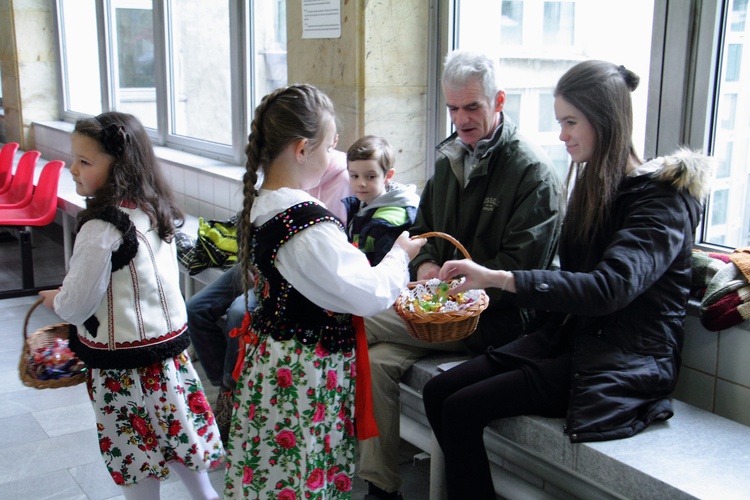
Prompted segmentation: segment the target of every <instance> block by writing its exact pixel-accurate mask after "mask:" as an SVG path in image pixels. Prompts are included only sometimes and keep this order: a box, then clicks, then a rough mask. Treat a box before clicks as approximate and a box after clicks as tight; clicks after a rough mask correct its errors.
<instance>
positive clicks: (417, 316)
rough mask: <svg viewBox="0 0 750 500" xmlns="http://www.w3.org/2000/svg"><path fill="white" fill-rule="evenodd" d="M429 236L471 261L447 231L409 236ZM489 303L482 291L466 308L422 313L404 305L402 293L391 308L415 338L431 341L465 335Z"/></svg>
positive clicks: (470, 330) (470, 331) (410, 285)
mask: <svg viewBox="0 0 750 500" xmlns="http://www.w3.org/2000/svg"><path fill="white" fill-rule="evenodd" d="M431 237H438V238H443V239H446V240H448V241H450V242H451V243H453V244H454V245H455V246H456V247H457V248H458V249H459V250H460V251H461V253H462V254H463V255H464V257H466V258H467V259H469V260H471V257H470V256H469V252H467V251H466V248H464V246H463V245H462V244H461V242H459V241H458V240H457V239H455V238H454V237H453V236H450V235H448V234H445V233H439V232H429V233H424V234H421V235H419V236H413V237H412V239H415V238H431ZM417 284H418V283H409V285H408V286H409V289H413V288H414V287H415V286H417ZM489 302H490V299H489V297H488V296H487V294H486V293H485V292H484V291H482V293H481V296H480V299H479V300H478V301H476V302H474V303H473V304H471V305H470V306H469V307H467V308H465V309H461V310H459V311H450V312H430V313H425V312H417V311H412V310H410V309H409V308H408V307H406V304H405V301H404V296H403V295H401V296H400V297H399V298H398V299H396V302H395V304H393V308H394V309H395V310H396V314H398V315H399V316H400V317H401V319H402V320H403V321H404V323H405V324H406V330H407V331H408V332H409V335H411V336H412V337H414V338H415V339H417V340H421V341H423V342H430V343H436V342H453V341H456V340H461V339H464V338H466V337H468V336H469V335H471V334H472V333H473V332H474V330H476V328H477V323H478V322H479V315H480V314H481V313H482V311H484V310H485V309H487V306H488V305H489Z"/></svg>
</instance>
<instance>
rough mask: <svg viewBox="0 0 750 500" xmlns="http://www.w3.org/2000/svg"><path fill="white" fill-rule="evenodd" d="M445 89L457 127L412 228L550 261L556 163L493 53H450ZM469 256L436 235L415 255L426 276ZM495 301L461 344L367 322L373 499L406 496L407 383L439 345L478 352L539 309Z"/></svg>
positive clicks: (527, 259)
mask: <svg viewBox="0 0 750 500" xmlns="http://www.w3.org/2000/svg"><path fill="white" fill-rule="evenodd" d="M442 86H443V94H444V96H445V101H446V104H447V106H448V111H449V113H450V117H451V121H452V122H453V125H454V126H455V129H456V131H455V133H453V134H452V135H451V136H450V137H448V138H447V139H446V140H445V141H443V142H442V143H441V144H440V145H439V146H438V148H437V150H438V157H437V160H436V163H435V173H434V175H433V177H432V178H431V179H430V180H428V181H427V184H426V186H425V188H424V191H423V193H422V197H421V202H420V204H419V210H418V212H417V219H416V221H415V223H414V226H412V228H411V230H410V232H411V234H412V235H418V234H422V233H426V232H429V231H440V232H443V233H447V234H450V235H451V236H453V237H455V238H456V239H458V240H459V241H460V242H461V244H462V245H464V246H465V247H466V249H467V250H468V252H469V254H470V255H471V257H472V259H473V260H474V261H476V262H478V263H480V264H482V265H484V266H486V267H489V268H492V269H507V270H514V269H543V268H548V267H549V266H550V265H551V264H552V261H553V259H554V256H555V253H556V251H557V243H558V237H559V234H560V224H561V221H562V213H561V212H562V203H563V198H562V195H561V188H560V181H559V179H558V178H557V176H556V175H555V173H554V170H553V168H552V164H551V161H550V160H549V158H548V157H547V155H546V154H545V153H544V151H542V149H541V148H539V147H538V146H536V145H533V144H532V143H530V142H529V141H528V140H527V139H526V138H524V137H523V136H522V135H521V134H520V132H519V131H518V129H517V127H516V125H515V124H513V123H512V122H511V121H510V120H509V119H508V117H507V116H506V115H505V114H504V113H503V106H504V104H505V92H504V91H502V90H499V89H498V86H497V83H496V80H495V71H494V65H493V63H492V60H490V59H489V58H487V57H486V56H484V55H481V54H476V53H471V52H465V51H454V52H452V53H450V54H449V55H448V56H447V57H446V60H445V65H444V71H443V78H442ZM453 258H461V254H460V253H458V252H457V249H456V248H455V246H454V245H453V244H452V243H450V242H448V241H446V240H443V239H429V240H428V242H427V244H426V245H425V246H424V247H423V248H422V251H421V252H420V254H419V255H418V256H417V257H416V258H415V259H414V260H412V266H413V271H414V272H415V274H416V278H417V279H419V280H423V279H429V278H433V277H436V276H437V273H438V271H439V269H440V266H441V265H442V264H443V262H445V261H447V260H450V259H453ZM488 293H489V294H490V305H489V307H488V308H487V309H486V310H485V311H484V312H483V313H482V316H481V318H480V321H479V326H478V328H477V330H476V331H475V332H474V333H473V334H472V335H471V336H469V337H468V338H467V339H466V340H464V341H462V342H452V343H446V344H429V343H425V342H421V341H419V340H416V339H414V338H412V337H410V336H409V334H408V333H407V332H406V328H405V326H404V324H403V322H402V321H401V320H400V318H398V317H397V316H396V315H395V313H393V312H392V311H387V312H386V313H383V314H381V315H379V316H376V317H374V318H368V319H367V320H366V322H365V325H366V328H367V336H368V343H369V344H370V364H371V369H372V387H373V406H374V410H375V419H376V421H377V424H378V428H379V431H380V436H379V437H377V438H373V439H369V440H367V441H362V442H361V443H360V467H359V469H360V470H359V475H360V477H362V478H363V479H365V480H366V481H367V482H368V497H367V498H370V499H399V498H401V494H400V493H399V491H398V490H399V488H400V486H401V477H400V474H399V469H398V448H399V443H400V431H399V414H400V408H399V394H400V391H399V386H398V383H399V380H400V379H401V377H402V375H403V374H404V372H406V370H407V369H408V368H409V367H411V365H412V364H414V363H415V362H416V361H418V360H419V359H421V358H423V357H425V356H427V355H428V354H430V353H433V352H435V350H436V349H440V350H451V351H468V352H473V353H478V352H481V351H483V350H485V349H486V348H487V347H489V346H495V347H498V346H500V345H503V344H505V343H507V342H509V341H511V340H513V339H515V338H517V337H518V336H519V335H520V334H522V333H523V331H524V328H525V327H526V325H527V324H528V322H529V321H530V320H531V319H532V316H533V311H526V310H519V309H518V308H516V307H515V306H513V304H512V302H511V301H512V297H511V295H510V294H507V293H504V292H501V291H498V290H497V289H493V290H489V291H488Z"/></svg>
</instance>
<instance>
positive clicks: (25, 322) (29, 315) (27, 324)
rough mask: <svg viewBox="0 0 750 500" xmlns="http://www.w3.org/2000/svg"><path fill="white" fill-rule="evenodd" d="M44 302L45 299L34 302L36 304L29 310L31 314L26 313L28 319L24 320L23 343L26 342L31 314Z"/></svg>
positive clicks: (41, 298)
mask: <svg viewBox="0 0 750 500" xmlns="http://www.w3.org/2000/svg"><path fill="white" fill-rule="evenodd" d="M42 302H44V297H40V298H39V300H37V301H36V302H34V304H33V305H32V306H31V309H29V312H27V313H26V318H25V319H24V320H23V341H24V342H26V338H27V335H26V331H27V327H28V326H29V318H30V317H31V313H32V312H34V309H36V308H37V306H38V305H39V304H41V303H42Z"/></svg>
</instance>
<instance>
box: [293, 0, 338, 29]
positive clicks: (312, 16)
mask: <svg viewBox="0 0 750 500" xmlns="http://www.w3.org/2000/svg"><path fill="white" fill-rule="evenodd" d="M302 38H341V0H302Z"/></svg>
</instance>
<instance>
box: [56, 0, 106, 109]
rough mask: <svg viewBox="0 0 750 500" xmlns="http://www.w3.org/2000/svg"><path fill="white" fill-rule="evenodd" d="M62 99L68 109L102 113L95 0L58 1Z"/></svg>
mask: <svg viewBox="0 0 750 500" xmlns="http://www.w3.org/2000/svg"><path fill="white" fill-rule="evenodd" d="M59 10H60V15H59V16H58V17H59V20H60V22H59V24H60V37H61V41H60V44H61V45H62V46H63V47H65V50H64V51H62V54H61V55H62V57H61V58H60V61H61V66H62V68H61V74H62V76H63V100H64V101H65V102H66V104H67V111H69V112H72V113H81V114H87V115H98V114H99V113H101V112H102V93H101V78H100V75H99V73H100V68H99V51H98V49H97V44H98V42H97V33H96V17H97V16H96V5H95V3H94V2H80V1H78V0H60V7H59Z"/></svg>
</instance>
